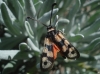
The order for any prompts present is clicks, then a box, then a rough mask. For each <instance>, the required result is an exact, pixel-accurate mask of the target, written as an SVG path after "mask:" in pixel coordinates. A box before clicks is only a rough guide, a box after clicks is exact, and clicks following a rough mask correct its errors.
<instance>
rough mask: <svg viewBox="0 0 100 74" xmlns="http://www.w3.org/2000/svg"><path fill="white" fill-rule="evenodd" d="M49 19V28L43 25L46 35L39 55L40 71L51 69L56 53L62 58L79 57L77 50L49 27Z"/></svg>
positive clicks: (60, 34) (59, 33)
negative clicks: (45, 28)
mask: <svg viewBox="0 0 100 74" xmlns="http://www.w3.org/2000/svg"><path fill="white" fill-rule="evenodd" d="M54 5H56V3H54V4H53V5H52V11H51V18H52V12H53V7H54ZM51 18H50V25H49V26H47V25H45V24H43V25H44V26H46V27H47V34H46V36H45V40H44V49H43V52H42V54H41V61H40V67H41V70H45V71H47V70H49V69H52V67H53V64H54V60H55V59H56V58H57V53H58V52H60V53H61V55H62V57H63V58H66V57H67V58H68V59H76V58H79V57H80V54H79V52H78V50H77V49H76V48H75V47H74V46H73V45H72V44H71V43H70V42H68V40H67V39H66V38H65V37H64V35H63V33H62V32H60V31H59V30H56V29H55V28H54V27H53V26H51ZM27 19H33V20H35V19H34V18H31V17H27Z"/></svg>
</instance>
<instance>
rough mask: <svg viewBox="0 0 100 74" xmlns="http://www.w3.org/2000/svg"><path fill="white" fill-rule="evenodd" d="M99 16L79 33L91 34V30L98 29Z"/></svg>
mask: <svg viewBox="0 0 100 74" xmlns="http://www.w3.org/2000/svg"><path fill="white" fill-rule="evenodd" d="M99 24H100V18H98V19H97V20H96V21H95V22H94V23H93V24H92V25H90V26H89V27H87V28H85V29H83V30H82V31H81V32H80V34H83V35H84V36H88V35H90V34H92V33H93V32H96V31H98V29H99V27H100V25H99Z"/></svg>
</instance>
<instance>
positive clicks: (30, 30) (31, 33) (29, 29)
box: [25, 21, 34, 39]
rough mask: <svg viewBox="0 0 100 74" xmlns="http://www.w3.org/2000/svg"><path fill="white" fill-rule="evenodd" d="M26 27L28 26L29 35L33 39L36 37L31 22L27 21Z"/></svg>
mask: <svg viewBox="0 0 100 74" xmlns="http://www.w3.org/2000/svg"><path fill="white" fill-rule="evenodd" d="M25 28H26V31H27V33H28V35H29V37H30V38H31V39H34V35H33V31H32V29H31V26H30V24H29V23H28V22H27V21H25Z"/></svg>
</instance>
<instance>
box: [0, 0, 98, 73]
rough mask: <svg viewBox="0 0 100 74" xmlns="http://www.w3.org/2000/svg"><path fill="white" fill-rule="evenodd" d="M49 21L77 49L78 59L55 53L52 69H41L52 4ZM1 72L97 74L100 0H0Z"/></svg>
mask: <svg viewBox="0 0 100 74" xmlns="http://www.w3.org/2000/svg"><path fill="white" fill-rule="evenodd" d="M54 2H56V3H57V6H55V8H54V11H53V18H52V25H53V26H55V27H56V29H57V30H61V31H62V32H63V33H64V36H65V37H66V38H67V39H68V41H69V42H70V43H72V44H73V45H74V46H75V47H76V48H77V50H78V51H79V52H80V58H78V59H77V60H69V59H63V58H62V57H61V55H59V54H58V57H57V59H56V60H55V62H54V67H53V69H52V70H50V71H47V72H43V71H41V70H40V67H39V64H40V54H41V53H42V52H41V51H42V48H43V40H44V38H45V34H46V32H47V30H46V27H45V26H43V25H42V24H41V23H39V22H37V21H33V20H28V21H25V19H26V17H27V16H30V17H33V18H35V19H37V20H39V21H40V22H42V23H45V24H47V25H49V19H50V11H51V5H52V4H53V3H54ZM0 74H100V0H0Z"/></svg>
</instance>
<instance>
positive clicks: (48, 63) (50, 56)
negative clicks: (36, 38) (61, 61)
mask: <svg viewBox="0 0 100 74" xmlns="http://www.w3.org/2000/svg"><path fill="white" fill-rule="evenodd" d="M55 49H56V47H55V45H54V44H53V43H52V41H51V40H50V39H49V38H45V40H44V49H43V52H42V55H41V62H40V67H41V70H49V69H51V68H52V67H53V63H54V59H56V57H57V51H56V50H55Z"/></svg>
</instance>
